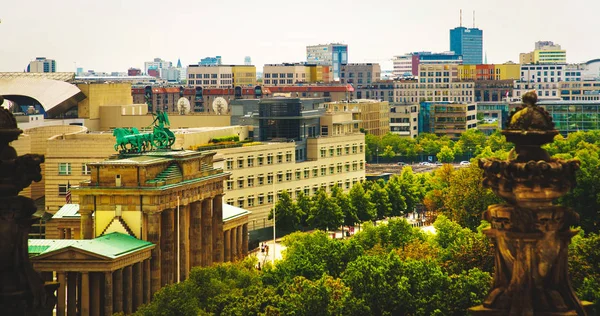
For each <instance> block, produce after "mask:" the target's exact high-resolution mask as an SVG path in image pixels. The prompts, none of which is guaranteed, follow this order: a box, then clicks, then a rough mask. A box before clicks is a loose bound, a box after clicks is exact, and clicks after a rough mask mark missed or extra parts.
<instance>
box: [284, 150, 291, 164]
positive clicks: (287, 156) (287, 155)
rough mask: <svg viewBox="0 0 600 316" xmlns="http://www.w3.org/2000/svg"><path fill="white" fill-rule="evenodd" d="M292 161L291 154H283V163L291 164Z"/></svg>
mask: <svg viewBox="0 0 600 316" xmlns="http://www.w3.org/2000/svg"><path fill="white" fill-rule="evenodd" d="M291 161H292V153H291V152H287V153H286V154H285V162H291Z"/></svg>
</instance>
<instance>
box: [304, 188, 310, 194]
mask: <svg viewBox="0 0 600 316" xmlns="http://www.w3.org/2000/svg"><path fill="white" fill-rule="evenodd" d="M309 194H310V188H309V187H304V195H306V196H308V195H309Z"/></svg>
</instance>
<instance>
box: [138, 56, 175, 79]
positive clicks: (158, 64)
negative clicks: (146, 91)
mask: <svg viewBox="0 0 600 316" xmlns="http://www.w3.org/2000/svg"><path fill="white" fill-rule="evenodd" d="M171 67H173V63H172V62H170V61H165V60H162V59H160V58H154V60H153V61H147V62H144V72H145V73H146V74H148V75H150V74H149V72H148V70H150V69H154V70H156V73H157V74H158V75H160V70H161V69H165V68H171ZM158 75H156V76H155V77H158ZM150 76H153V75H150Z"/></svg>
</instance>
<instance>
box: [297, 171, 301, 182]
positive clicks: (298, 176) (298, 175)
mask: <svg viewBox="0 0 600 316" xmlns="http://www.w3.org/2000/svg"><path fill="white" fill-rule="evenodd" d="M300 179H302V172H300V170H296V180H300Z"/></svg>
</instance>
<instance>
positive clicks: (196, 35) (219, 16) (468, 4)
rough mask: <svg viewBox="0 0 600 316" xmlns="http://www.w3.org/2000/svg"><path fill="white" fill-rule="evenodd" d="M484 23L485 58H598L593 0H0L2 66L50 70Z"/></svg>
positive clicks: (428, 44)
mask: <svg viewBox="0 0 600 316" xmlns="http://www.w3.org/2000/svg"><path fill="white" fill-rule="evenodd" d="M459 9H462V10H463V25H465V26H472V24H473V10H475V14H476V16H475V18H476V20H475V23H476V26H477V27H479V28H481V29H483V31H484V33H483V34H484V51H485V52H486V53H487V58H488V62H489V63H503V62H506V61H509V60H512V61H518V59H519V53H520V52H526V51H531V50H532V49H533V46H534V42H535V41H537V40H551V41H554V42H555V43H558V44H560V45H562V47H563V48H564V49H566V50H567V59H568V62H572V63H575V62H582V61H587V60H589V59H593V58H600V40H599V39H600V15H599V12H600V1H598V0H569V1H564V0H563V1H558V0H425V1H409V0H360V1H358V0H346V1H340V0H302V1H290V0H255V1H240V0H216V1H215V0H213V1H208V0H195V1H194V0H190V1H180V0H173V1H164V0H161V1H158V0H122V1H118V0H101V1H85V0H83V1H82V0H55V1H42V0H3V1H0V20H1V23H0V45H1V48H0V71H22V70H23V69H24V68H25V67H26V66H27V64H28V63H29V61H30V60H32V59H34V58H35V57H36V56H45V57H48V58H53V59H55V60H56V61H57V67H58V71H75V67H76V66H77V67H83V68H84V70H88V69H93V70H96V71H107V72H110V71H121V72H123V71H126V70H127V69H128V68H129V67H137V68H142V67H143V63H144V61H148V60H151V59H152V58H154V57H161V58H163V59H166V60H170V61H173V63H176V62H177V59H178V58H181V61H182V63H183V64H184V65H188V64H194V63H197V62H198V61H199V60H200V59H201V58H203V57H206V56H214V55H221V56H222V57H223V62H224V63H227V64H242V63H243V61H244V56H251V57H252V61H253V64H255V65H257V68H258V71H260V70H261V69H262V65H264V64H265V63H279V62H296V61H302V60H304V59H305V58H306V56H305V55H306V45H311V44H320V43H321V44H324V43H329V42H343V43H346V44H348V46H349V48H348V50H349V52H348V55H349V61H350V62H379V63H380V64H381V65H382V67H383V68H384V69H391V61H390V60H391V58H392V56H394V55H399V54H404V53H407V52H410V51H447V50H449V29H450V28H453V27H456V26H458V24H459Z"/></svg>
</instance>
